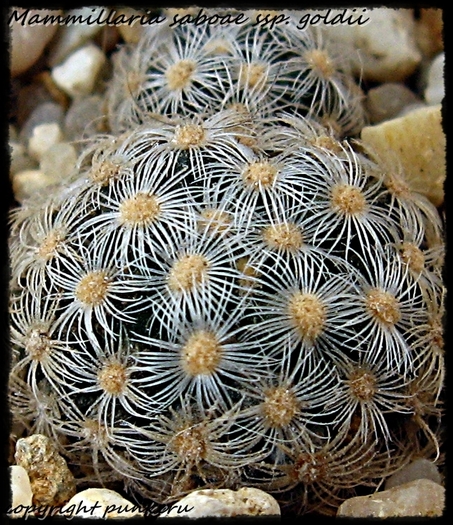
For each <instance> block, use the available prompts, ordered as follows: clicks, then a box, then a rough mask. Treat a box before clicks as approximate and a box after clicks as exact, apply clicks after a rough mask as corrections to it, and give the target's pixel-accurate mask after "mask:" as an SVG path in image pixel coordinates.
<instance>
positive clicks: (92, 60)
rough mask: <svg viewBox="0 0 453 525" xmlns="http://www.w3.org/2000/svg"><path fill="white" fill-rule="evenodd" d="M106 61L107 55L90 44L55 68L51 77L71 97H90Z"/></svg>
mask: <svg viewBox="0 0 453 525" xmlns="http://www.w3.org/2000/svg"><path fill="white" fill-rule="evenodd" d="M106 60H107V59H106V56H105V54H104V53H103V52H102V51H101V50H100V49H99V47H97V46H96V45H94V44H89V45H87V46H84V47H82V48H80V49H78V50H77V51H75V52H74V53H72V54H71V55H70V56H69V57H68V58H67V59H66V60H65V61H64V62H63V63H62V64H60V65H59V66H56V67H54V68H53V69H52V72H51V76H52V78H53V80H54V81H55V83H56V84H57V86H58V87H59V88H61V89H62V90H63V91H64V92H65V93H67V94H68V95H69V96H70V97H73V98H74V97H80V96H84V95H88V94H90V93H91V92H92V91H93V89H94V86H95V84H96V80H97V78H98V75H99V73H100V72H101V69H102V68H103V66H104V64H105V63H106Z"/></svg>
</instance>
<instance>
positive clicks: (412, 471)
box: [384, 458, 442, 490]
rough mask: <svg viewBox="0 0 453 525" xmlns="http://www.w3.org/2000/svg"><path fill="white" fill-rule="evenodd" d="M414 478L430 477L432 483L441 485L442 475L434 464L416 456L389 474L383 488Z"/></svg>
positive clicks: (386, 488)
mask: <svg viewBox="0 0 453 525" xmlns="http://www.w3.org/2000/svg"><path fill="white" fill-rule="evenodd" d="M416 479H430V480H431V481H434V483H438V484H439V485H442V476H441V475H440V473H439V471H438V469H437V467H436V465H435V464H434V463H433V462H432V461H429V460H428V459H425V458H418V459H416V460H415V461H412V463H409V465H406V466H405V467H403V468H402V469H401V470H399V471H398V472H395V474H393V475H392V476H390V477H389V478H388V479H387V480H386V482H385V485H384V488H385V490H388V489H391V488H393V487H397V486H398V485H404V484H405V483H409V482H410V481H414V480H416Z"/></svg>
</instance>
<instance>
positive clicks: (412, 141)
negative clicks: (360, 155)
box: [361, 105, 446, 206]
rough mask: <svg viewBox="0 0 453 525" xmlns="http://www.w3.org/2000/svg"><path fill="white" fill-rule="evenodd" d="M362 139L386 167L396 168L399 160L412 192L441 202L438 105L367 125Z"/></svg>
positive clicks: (441, 145)
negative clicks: (373, 124)
mask: <svg viewBox="0 0 453 525" xmlns="http://www.w3.org/2000/svg"><path fill="white" fill-rule="evenodd" d="M361 138H362V141H363V143H364V145H365V146H366V147H369V149H371V151H374V152H375V153H376V154H377V156H378V157H379V158H380V159H381V161H382V163H383V167H384V168H385V169H388V170H392V169H395V161H397V162H399V163H400V165H401V167H402V168H403V171H404V174H405V176H406V180H407V182H408V184H409V186H410V188H411V189H412V191H415V192H418V193H421V194H423V195H426V197H428V199H429V200H430V201H431V202H432V203H433V204H434V205H435V206H440V205H441V204H442V202H443V200H444V181H445V178H446V137H445V133H444V131H443V129H442V115H441V106H440V105H437V106H426V107H423V108H420V109H417V110H414V111H411V112H410V113H407V114H406V115H404V116H402V117H398V118H395V119H392V120H387V121H385V122H382V123H380V124H377V125H375V126H366V127H364V128H363V129H362V133H361ZM389 153H390V154H389Z"/></svg>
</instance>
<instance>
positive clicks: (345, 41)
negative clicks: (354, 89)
mask: <svg viewBox="0 0 453 525" xmlns="http://www.w3.org/2000/svg"><path fill="white" fill-rule="evenodd" d="M336 11H339V12H341V11H342V10H332V16H334V14H335V13H336ZM349 15H350V16H352V17H353V18H357V13H352V12H351V13H349ZM346 16H348V13H346ZM362 16H363V18H370V21H369V22H368V23H366V24H364V25H358V24H357V25H347V24H344V25H338V26H333V27H330V26H329V28H328V30H327V34H328V35H330V36H331V38H332V39H333V43H334V45H335V46H338V45H340V46H348V47H349V48H350V51H349V55H350V59H351V60H352V68H353V70H354V73H355V74H356V75H357V76H359V77H361V78H362V79H363V80H367V81H373V82H401V81H403V80H405V79H406V78H407V77H408V76H409V75H411V74H412V73H414V71H415V69H416V68H417V66H418V65H419V64H420V62H421V59H422V54H421V52H420V50H419V49H418V47H417V42H416V39H415V19H414V16H413V12H412V10H411V9H391V8H386V7H383V8H372V9H368V10H367V11H366V12H365V13H362Z"/></svg>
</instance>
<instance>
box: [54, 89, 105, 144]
mask: <svg viewBox="0 0 453 525" xmlns="http://www.w3.org/2000/svg"><path fill="white" fill-rule="evenodd" d="M103 102H104V101H103V98H102V97H101V96H100V95H90V96H88V97H83V98H80V99H74V100H73V102H72V104H71V106H70V107H69V109H68V111H67V113H66V117H65V121H64V130H65V135H66V137H67V138H68V139H70V140H79V139H81V138H86V137H90V136H92V135H94V134H96V133H99V132H102V131H105V118H104V114H105V112H104V108H103Z"/></svg>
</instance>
